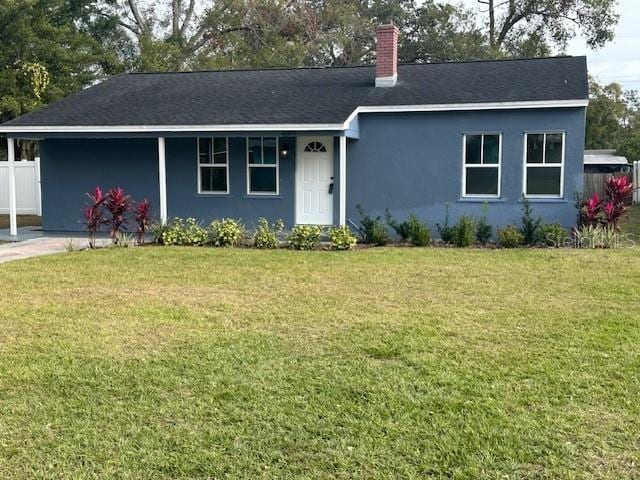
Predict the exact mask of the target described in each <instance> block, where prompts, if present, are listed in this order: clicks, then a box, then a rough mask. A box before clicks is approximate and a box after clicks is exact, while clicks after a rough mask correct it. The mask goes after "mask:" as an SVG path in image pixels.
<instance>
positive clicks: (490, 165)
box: [461, 132, 502, 198]
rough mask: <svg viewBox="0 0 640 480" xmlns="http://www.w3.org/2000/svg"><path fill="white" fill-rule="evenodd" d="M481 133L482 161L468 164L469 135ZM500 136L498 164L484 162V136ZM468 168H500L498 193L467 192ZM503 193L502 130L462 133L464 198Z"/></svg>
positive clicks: (491, 196)
mask: <svg viewBox="0 0 640 480" xmlns="http://www.w3.org/2000/svg"><path fill="white" fill-rule="evenodd" d="M474 135H481V136H482V143H481V144H480V163H475V164H467V136H474ZM485 135H497V136H498V165H495V164H493V163H487V164H485V163H484V136H485ZM467 168H497V169H498V193H497V194H496V195H489V194H477V193H476V194H468V193H467ZM501 194H502V133H501V132H467V133H463V134H462V195H461V197H462V198H500V195H501Z"/></svg>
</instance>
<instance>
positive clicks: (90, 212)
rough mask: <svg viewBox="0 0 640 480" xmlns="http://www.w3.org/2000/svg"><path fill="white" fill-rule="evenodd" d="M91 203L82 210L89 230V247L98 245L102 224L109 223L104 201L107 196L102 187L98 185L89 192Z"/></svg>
mask: <svg viewBox="0 0 640 480" xmlns="http://www.w3.org/2000/svg"><path fill="white" fill-rule="evenodd" d="M87 197H88V198H89V204H88V205H86V206H85V208H84V210H83V211H82V213H83V215H84V224H85V228H86V229H87V232H89V247H90V248H95V247H96V233H97V232H98V230H100V227H101V226H102V225H106V224H107V219H106V218H105V217H104V203H105V201H106V200H107V197H106V196H105V195H104V194H103V193H102V190H101V189H100V187H96V188H95V189H94V190H93V192H89V193H87Z"/></svg>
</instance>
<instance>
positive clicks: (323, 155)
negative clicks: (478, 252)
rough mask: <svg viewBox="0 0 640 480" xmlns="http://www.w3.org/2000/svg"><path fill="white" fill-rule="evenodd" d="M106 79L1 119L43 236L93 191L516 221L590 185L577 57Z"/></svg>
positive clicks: (252, 216) (386, 32) (253, 207)
mask: <svg viewBox="0 0 640 480" xmlns="http://www.w3.org/2000/svg"><path fill="white" fill-rule="evenodd" d="M377 34H378V47H377V48H378V55H377V64H376V65H375V66H358V67H342V68H300V69H288V70H284V69H272V70H244V71H214V72H189V73H134V74H123V75H119V76H116V77H113V78H110V79H108V80H106V81H104V82H102V83H100V84H98V85H96V86H93V87H91V88H88V89H86V90H84V91H82V92H79V93H77V94H75V95H71V96H69V97H67V98H65V99H63V100H61V101H59V102H57V103H54V104H52V105H49V106H47V107H45V108H43V109H41V110H39V111H36V112H33V113H30V114H27V115H24V116H22V117H19V118H16V119H14V120H12V121H10V122H8V123H5V124H3V125H2V126H0V132H3V133H5V134H7V136H8V139H9V144H10V149H9V152H10V156H11V152H12V150H13V149H12V148H11V147H12V143H13V139H15V138H32V139H38V140H39V141H40V151H41V169H42V172H41V179H42V180H41V181H42V202H43V218H42V222H43V228H44V229H46V230H57V231H73V230H79V229H81V224H80V223H79V217H80V210H81V208H82V206H83V204H84V202H85V197H84V194H85V192H87V191H89V190H91V189H92V188H93V187H95V186H96V185H100V186H101V187H103V188H108V187H111V186H122V187H123V188H125V189H126V190H127V191H128V192H129V193H130V194H131V195H132V196H133V197H134V198H135V199H137V200H141V199H143V198H148V199H149V200H150V201H151V202H152V204H153V206H154V209H155V213H156V217H158V218H160V219H162V220H163V221H166V219H167V218H172V217H195V218H197V219H200V220H202V221H203V222H207V221H209V220H211V219H213V218H220V217H237V218H242V219H243V220H244V222H245V223H246V224H247V225H248V226H251V225H252V224H255V222H256V221H257V219H258V218H259V217H266V218H268V219H269V220H275V219H277V218H282V219H283V220H284V222H285V224H286V225H287V226H291V225H294V224H322V225H331V224H348V223H349V221H357V219H358V216H357V213H356V206H357V205H361V206H362V207H363V208H364V209H365V210H366V211H367V212H369V213H371V214H373V215H380V214H383V213H384V211H385V209H389V210H390V211H391V213H392V214H393V215H394V217H396V218H398V219H403V218H405V217H406V216H407V215H409V214H410V213H415V214H417V215H418V216H419V217H420V218H422V219H424V220H426V221H427V222H428V223H430V224H432V225H433V224H435V223H436V222H442V220H443V217H444V212H445V204H448V205H449V212H450V216H451V219H452V221H455V220H456V218H457V217H458V216H459V215H461V214H463V213H469V214H473V215H477V214H479V213H480V211H481V208H482V205H483V204H484V203H485V202H486V203H488V205H489V208H488V217H489V221H490V222H491V223H492V224H494V225H504V224H507V223H511V222H518V221H519V218H520V216H521V199H522V197H523V195H524V196H526V197H528V198H529V199H530V200H531V202H532V204H533V207H534V209H535V212H536V213H539V214H541V215H542V216H543V217H544V219H545V220H546V221H549V222H560V223H562V224H563V225H565V226H570V225H572V224H573V223H574V222H575V217H576V215H575V213H576V212H575V208H574V200H573V197H574V193H575V192H579V191H581V190H582V173H583V146H584V134H585V109H586V106H587V102H588V88H587V70H586V60H585V58H584V57H555V58H540V59H524V60H500V61H472V62H460V63H433V64H418V65H397V29H396V27H393V26H390V25H387V26H382V27H379V28H378V32H377Z"/></svg>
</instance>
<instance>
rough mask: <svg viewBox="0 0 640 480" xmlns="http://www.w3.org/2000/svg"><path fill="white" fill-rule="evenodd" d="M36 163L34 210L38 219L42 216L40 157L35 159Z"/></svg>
mask: <svg viewBox="0 0 640 480" xmlns="http://www.w3.org/2000/svg"><path fill="white" fill-rule="evenodd" d="M35 163H36V209H37V214H38V216H39V217H41V216H42V177H41V174H40V157H36V158H35Z"/></svg>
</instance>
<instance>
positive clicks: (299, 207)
mask: <svg viewBox="0 0 640 480" xmlns="http://www.w3.org/2000/svg"><path fill="white" fill-rule="evenodd" d="M332 185H333V137H298V140H297V148H296V224H306V225H332V224H333V194H332V192H331V189H332Z"/></svg>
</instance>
